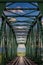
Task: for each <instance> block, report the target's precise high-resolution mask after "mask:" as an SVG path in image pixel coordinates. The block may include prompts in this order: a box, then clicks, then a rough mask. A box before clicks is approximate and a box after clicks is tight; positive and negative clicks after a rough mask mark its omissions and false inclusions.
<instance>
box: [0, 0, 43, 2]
mask: <svg viewBox="0 0 43 65" xmlns="http://www.w3.org/2000/svg"><path fill="white" fill-rule="evenodd" d="M33 1H34V2H42V1H43V0H25V1H23V0H0V2H33Z"/></svg>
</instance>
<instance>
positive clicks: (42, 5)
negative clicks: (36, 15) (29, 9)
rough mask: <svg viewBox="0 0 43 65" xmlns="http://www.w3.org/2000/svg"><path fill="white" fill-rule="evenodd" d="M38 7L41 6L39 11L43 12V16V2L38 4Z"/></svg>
mask: <svg viewBox="0 0 43 65" xmlns="http://www.w3.org/2000/svg"><path fill="white" fill-rule="evenodd" d="M38 5H39V9H40V11H41V14H42V16H43V2H42V3H38Z"/></svg>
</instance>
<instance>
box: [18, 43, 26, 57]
mask: <svg viewBox="0 0 43 65" xmlns="http://www.w3.org/2000/svg"><path fill="white" fill-rule="evenodd" d="M25 55H26V47H25V44H18V48H17V56H20V57H21V56H25Z"/></svg>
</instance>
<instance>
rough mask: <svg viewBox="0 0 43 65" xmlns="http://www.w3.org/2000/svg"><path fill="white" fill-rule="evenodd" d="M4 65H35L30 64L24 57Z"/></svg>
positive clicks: (33, 64)
mask: <svg viewBox="0 0 43 65" xmlns="http://www.w3.org/2000/svg"><path fill="white" fill-rule="evenodd" d="M6 65H37V64H35V63H34V62H32V61H31V60H30V59H29V60H28V59H27V58H26V57H17V58H16V59H15V60H13V61H11V62H10V63H8V64H6Z"/></svg>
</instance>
